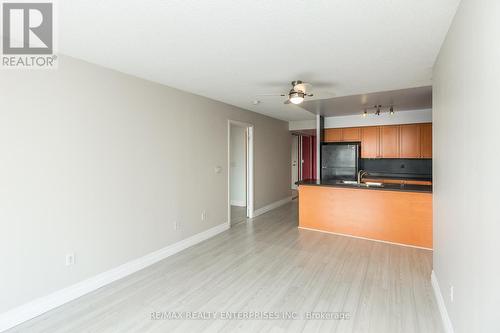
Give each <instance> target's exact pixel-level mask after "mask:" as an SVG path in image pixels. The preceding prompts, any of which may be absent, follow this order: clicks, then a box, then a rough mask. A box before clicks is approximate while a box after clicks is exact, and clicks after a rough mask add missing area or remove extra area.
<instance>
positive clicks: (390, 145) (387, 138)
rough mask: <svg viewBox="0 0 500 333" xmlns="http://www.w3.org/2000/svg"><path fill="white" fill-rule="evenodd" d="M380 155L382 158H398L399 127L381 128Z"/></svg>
mask: <svg viewBox="0 0 500 333" xmlns="http://www.w3.org/2000/svg"><path fill="white" fill-rule="evenodd" d="M380 137H381V139H380V153H381V155H382V157H383V158H399V126H382V127H381V130H380Z"/></svg>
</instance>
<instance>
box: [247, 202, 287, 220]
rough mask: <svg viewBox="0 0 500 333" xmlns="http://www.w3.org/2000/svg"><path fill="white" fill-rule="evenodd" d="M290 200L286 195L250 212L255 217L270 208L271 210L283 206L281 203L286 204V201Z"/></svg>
mask: <svg viewBox="0 0 500 333" xmlns="http://www.w3.org/2000/svg"><path fill="white" fill-rule="evenodd" d="M290 201H292V197H286V198H284V199H281V200H278V201H275V202H273V203H271V204H269V205H267V206H264V207H261V208H259V209H257V210H255V211H254V212H253V214H252V217H257V216H259V215H262V214H264V213H267V212H268V211H270V210H273V209H275V208H278V207H280V206H283V205H286V204H287V203H289V202H290Z"/></svg>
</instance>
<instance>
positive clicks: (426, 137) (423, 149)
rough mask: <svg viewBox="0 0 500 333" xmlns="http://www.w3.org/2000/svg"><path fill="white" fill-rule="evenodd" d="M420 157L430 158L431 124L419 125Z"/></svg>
mask: <svg viewBox="0 0 500 333" xmlns="http://www.w3.org/2000/svg"><path fill="white" fill-rule="evenodd" d="M420 157H421V158H432V124H430V123H429V124H421V125H420Z"/></svg>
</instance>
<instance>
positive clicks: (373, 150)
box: [361, 126, 380, 158]
mask: <svg viewBox="0 0 500 333" xmlns="http://www.w3.org/2000/svg"><path fill="white" fill-rule="evenodd" d="M379 157H380V126H370V127H363V128H362V129H361V158H379Z"/></svg>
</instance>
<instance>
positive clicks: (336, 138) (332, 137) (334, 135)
mask: <svg viewBox="0 0 500 333" xmlns="http://www.w3.org/2000/svg"><path fill="white" fill-rule="evenodd" d="M340 141H342V128H327V129H325V142H340Z"/></svg>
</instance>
